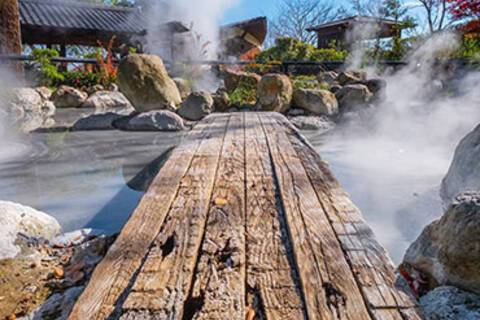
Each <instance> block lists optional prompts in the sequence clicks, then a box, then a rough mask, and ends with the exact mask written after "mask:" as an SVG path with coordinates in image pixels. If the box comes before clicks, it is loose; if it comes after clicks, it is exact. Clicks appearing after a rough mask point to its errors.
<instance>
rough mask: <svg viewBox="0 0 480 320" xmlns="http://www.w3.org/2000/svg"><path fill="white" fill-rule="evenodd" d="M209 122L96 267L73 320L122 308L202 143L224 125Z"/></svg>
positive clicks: (170, 164)
mask: <svg viewBox="0 0 480 320" xmlns="http://www.w3.org/2000/svg"><path fill="white" fill-rule="evenodd" d="M212 121H213V118H210V119H209V118H207V119H206V120H205V121H203V122H202V123H200V124H198V125H197V126H196V127H195V128H194V129H193V130H192V131H191V132H190V133H189V134H188V135H187V136H186V138H185V140H184V141H183V142H182V144H180V145H179V146H178V147H177V148H176V149H175V150H174V151H173V152H172V155H171V156H170V159H169V160H168V161H167V162H166V163H165V165H164V166H163V167H162V169H161V170H160V172H159V174H158V175H157V177H156V178H155V179H154V181H153V183H152V185H151V186H150V188H149V190H148V192H147V193H146V194H145V195H144V197H143V198H142V200H141V201H140V204H139V206H138V207H137V209H136V210H135V212H134V213H133V214H132V216H131V217H130V219H129V220H128V222H127V223H126V225H125V227H124V228H123V229H122V231H121V233H120V235H119V236H118V238H117V240H116V241H115V243H114V244H113V245H112V246H111V247H110V249H109V251H108V253H107V255H106V256H105V258H104V259H103V260H102V262H101V263H100V264H99V265H98V266H97V267H96V269H95V271H94V273H93V275H92V278H91V279H90V281H89V283H88V285H87V287H86V289H85V290H84V292H83V293H82V295H81V296H80V298H79V299H78V301H77V303H76V304H75V306H74V308H73V310H72V312H71V314H70V316H69V319H71V320H84V319H105V318H107V317H108V316H109V315H111V314H112V312H113V311H114V309H115V308H116V307H117V306H118V304H119V300H121V296H122V294H124V292H125V291H126V290H127V289H128V287H129V285H130V281H131V279H132V277H133V276H134V274H135V272H137V270H138V269H139V268H140V266H141V263H142V260H143V258H144V256H145V254H146V252H147V250H148V248H149V247H150V245H151V244H152V242H153V240H154V239H155V237H156V236H157V234H158V232H159V231H160V228H161V226H162V224H163V221H164V218H165V216H166V214H167V212H168V211H169V210H170V206H171V204H172V202H173V200H174V198H175V197H176V194H177V190H178V188H179V185H180V181H181V180H182V178H183V177H184V175H185V174H186V172H187V170H188V168H189V167H190V164H191V161H192V159H193V155H194V154H195V152H196V151H197V148H198V147H199V145H200V142H201V141H202V139H203V138H204V137H205V136H206V135H207V134H208V133H209V132H210V133H211V132H212V129H215V130H216V131H218V130H222V128H221V127H219V126H221V123H218V122H215V123H211V122H212Z"/></svg>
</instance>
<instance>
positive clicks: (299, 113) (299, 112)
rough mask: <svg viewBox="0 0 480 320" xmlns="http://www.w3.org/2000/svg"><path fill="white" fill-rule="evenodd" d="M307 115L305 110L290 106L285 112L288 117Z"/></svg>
mask: <svg viewBox="0 0 480 320" xmlns="http://www.w3.org/2000/svg"><path fill="white" fill-rule="evenodd" d="M305 115H307V111H306V110H305V109H301V108H293V107H292V108H290V109H289V110H288V112H287V116H288V117H296V116H305Z"/></svg>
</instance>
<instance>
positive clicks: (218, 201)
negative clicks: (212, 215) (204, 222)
mask: <svg viewBox="0 0 480 320" xmlns="http://www.w3.org/2000/svg"><path fill="white" fill-rule="evenodd" d="M227 204H228V201H227V199H224V198H216V199H215V205H216V206H225V205H227Z"/></svg>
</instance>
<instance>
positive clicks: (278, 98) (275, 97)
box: [257, 73, 293, 113]
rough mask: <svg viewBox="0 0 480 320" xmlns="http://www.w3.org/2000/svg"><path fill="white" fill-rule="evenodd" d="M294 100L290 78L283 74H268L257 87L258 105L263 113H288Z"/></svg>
mask: <svg viewBox="0 0 480 320" xmlns="http://www.w3.org/2000/svg"><path fill="white" fill-rule="evenodd" d="M292 99H293V86H292V82H291V81H290V78H289V77H287V76H286V75H283V74H273V73H271V74H267V75H265V76H263V77H262V80H261V81H260V82H259V84H258V87H257V105H258V107H259V109H260V110H262V111H276V112H282V113H283V112H287V111H288V109H290V106H291V104H292Z"/></svg>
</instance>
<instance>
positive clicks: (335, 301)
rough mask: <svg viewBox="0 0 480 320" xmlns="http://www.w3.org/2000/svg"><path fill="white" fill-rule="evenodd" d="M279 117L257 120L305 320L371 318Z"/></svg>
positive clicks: (262, 117)
mask: <svg viewBox="0 0 480 320" xmlns="http://www.w3.org/2000/svg"><path fill="white" fill-rule="evenodd" d="M276 117H277V115H270V116H268V115H264V116H261V122H262V124H263V126H264V129H265V132H266V135H267V140H268V145H269V148H270V153H271V156H272V159H273V163H274V169H275V174H276V176H277V179H278V182H279V185H280V194H281V197H282V202H283V206H284V209H285V214H286V217H287V222H288V229H289V232H290V234H291V238H292V242H293V252H294V256H295V260H296V263H297V267H298V270H299V273H300V277H301V282H302V287H303V291H304V296H305V301H306V306H307V313H308V318H309V319H370V318H371V317H370V315H369V313H368V310H367V308H366V305H365V302H364V300H363V297H362V295H361V293H360V290H359V288H358V286H357V283H356V281H355V278H354V277H353V274H352V270H351V269H350V266H349V264H348V263H347V261H346V258H345V256H344V254H343V251H342V248H341V245H340V243H339V241H338V239H337V237H336V235H335V233H334V231H333V229H332V226H331V224H330V221H329V220H328V218H327V216H326V214H325V212H324V211H323V208H322V207H321V205H320V203H319V200H318V198H317V196H316V193H315V191H314V189H313V187H312V185H311V183H310V179H309V177H308V175H307V173H306V172H305V169H304V167H303V165H302V162H301V160H300V158H299V156H298V155H297V153H296V152H295V150H294V149H293V146H292V145H291V143H290V142H289V139H288V137H287V134H286V132H285V129H284V127H283V126H280V125H279V123H278V122H277V121H276V120H275V119H276Z"/></svg>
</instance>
